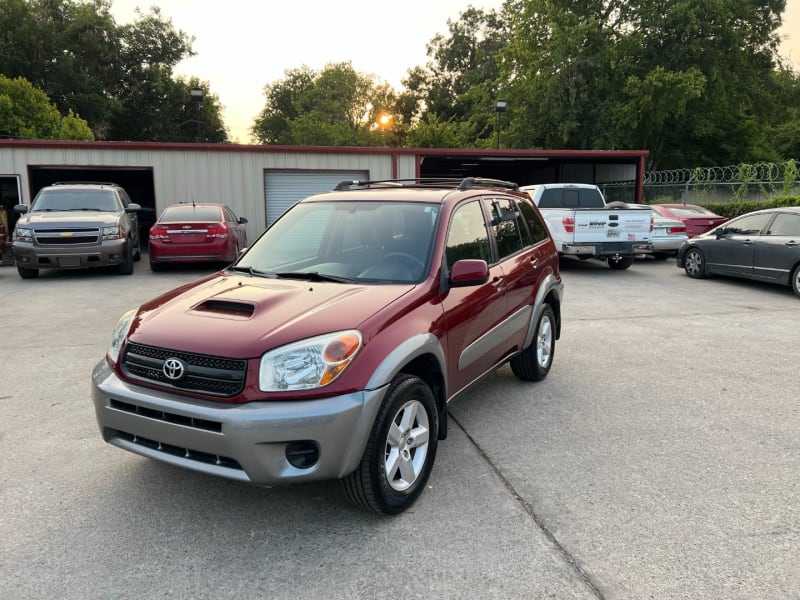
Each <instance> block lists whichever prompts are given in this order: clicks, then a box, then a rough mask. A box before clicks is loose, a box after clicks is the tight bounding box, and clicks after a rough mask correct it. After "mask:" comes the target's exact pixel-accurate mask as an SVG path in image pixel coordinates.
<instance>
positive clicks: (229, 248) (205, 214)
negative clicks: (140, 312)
mask: <svg viewBox="0 0 800 600" xmlns="http://www.w3.org/2000/svg"><path fill="white" fill-rule="evenodd" d="M245 223H247V219H245V218H243V217H237V216H236V215H235V214H234V212H233V211H232V210H231V209H230V208H229V207H227V206H225V205H224V204H194V203H193V204H174V205H172V206H168V207H167V208H165V209H164V212H162V213H161V216H160V217H158V220H157V221H156V222H155V224H154V225H153V226H152V227H151V228H150V244H149V249H150V268H151V269H152V270H153V271H159V270H161V269H162V268H163V266H164V264H165V263H189V262H226V263H230V262H233V261H234V260H235V259H236V257H237V256H238V255H239V252H240V251H241V250H242V249H243V248H245V247H246V246H247V232H246V231H245V228H244V224H245Z"/></svg>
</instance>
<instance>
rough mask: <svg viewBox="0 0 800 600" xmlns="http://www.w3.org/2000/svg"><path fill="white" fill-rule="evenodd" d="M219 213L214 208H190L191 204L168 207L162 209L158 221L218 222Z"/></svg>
mask: <svg viewBox="0 0 800 600" xmlns="http://www.w3.org/2000/svg"><path fill="white" fill-rule="evenodd" d="M220 215H221V213H220V211H219V208H218V207H216V206H192V205H191V204H186V205H181V206H169V207H167V208H166V209H164V213H163V214H162V215H161V218H160V219H159V220H160V221H167V222H178V221H215V222H216V221H219V220H220Z"/></svg>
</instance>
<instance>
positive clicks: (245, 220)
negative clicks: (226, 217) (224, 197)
mask: <svg viewBox="0 0 800 600" xmlns="http://www.w3.org/2000/svg"><path fill="white" fill-rule="evenodd" d="M245 223H247V219H245V218H244V217H239V224H240V225H244V224H245Z"/></svg>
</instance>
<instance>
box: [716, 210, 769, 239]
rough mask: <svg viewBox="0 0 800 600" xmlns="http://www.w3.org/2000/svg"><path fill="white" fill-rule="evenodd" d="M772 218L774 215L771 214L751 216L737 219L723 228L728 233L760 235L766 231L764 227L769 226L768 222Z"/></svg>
mask: <svg viewBox="0 0 800 600" xmlns="http://www.w3.org/2000/svg"><path fill="white" fill-rule="evenodd" d="M771 218H772V215H771V214H769V213H763V214H760V215H750V216H746V217H742V218H741V219H735V220H734V221H731V222H730V223H727V224H725V225H723V227H724V228H725V230H726V231H727V232H728V233H738V234H741V235H758V234H759V233H760V232H761V230H762V229H764V225H766V224H767V221H769V220H770V219H771Z"/></svg>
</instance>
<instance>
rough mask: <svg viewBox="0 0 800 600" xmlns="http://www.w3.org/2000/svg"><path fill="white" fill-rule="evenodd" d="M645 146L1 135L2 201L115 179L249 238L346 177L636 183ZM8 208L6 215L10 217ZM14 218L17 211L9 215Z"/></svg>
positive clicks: (156, 203) (136, 195) (146, 203)
mask: <svg viewBox="0 0 800 600" xmlns="http://www.w3.org/2000/svg"><path fill="white" fill-rule="evenodd" d="M646 156H647V151H644V150H630V151H623V150H502V149H501V150H493V149H492V150H488V149H479V150H463V149H444V148H352V147H311V146H254V145H237V144H169V143H154V142H64V141H52V140H0V207H2V208H5V209H6V211H7V213H10V212H12V211H11V208H12V207H13V205H14V204H19V203H23V204H29V203H30V202H31V200H32V199H33V197H34V196H35V194H36V192H37V191H38V190H39V189H40V188H42V187H44V186H46V185H49V184H51V183H53V182H55V181H113V182H114V183H118V184H120V185H122V186H123V187H124V188H125V189H126V190H127V192H128V194H129V195H130V196H131V198H132V199H133V200H134V202H137V203H139V204H141V205H142V206H143V207H145V208H146V209H148V210H147V211H146V214H145V215H143V217H144V218H143V219H142V220H143V221H144V222H147V221H148V216H149V220H151V221H152V220H154V219H155V216H157V215H158V213H159V212H160V211H161V210H162V209H163V208H164V207H166V206H168V205H170V204H174V203H177V202H191V201H192V200H194V201H195V202H221V203H224V204H227V205H229V206H230V207H231V208H232V209H233V210H234V212H236V213H237V214H238V215H239V216H242V217H246V218H247V220H248V225H247V227H248V232H247V233H248V237H249V238H250V239H255V237H256V236H257V235H258V234H259V233H261V231H262V230H263V229H264V228H265V227H267V226H269V225H270V224H271V223H272V222H273V221H274V220H275V219H277V218H278V216H280V214H281V213H282V212H283V211H284V210H286V209H287V208H289V207H290V206H291V205H292V204H294V203H295V202H296V201H297V200H299V199H301V198H303V197H305V196H308V195H310V194H314V193H318V192H324V191H329V190H331V189H333V187H334V186H335V185H336V184H337V183H339V182H340V181H343V180H351V179H362V180H363V179H373V180H375V179H412V178H418V177H431V178H442V177H456V178H461V177H469V176H474V177H491V178H496V179H506V180H510V181H515V182H517V183H519V184H520V185H529V184H534V183H546V182H574V183H597V184H603V183H607V182H616V181H625V180H633V181H636V182H637V185H636V189H635V190H634V193H633V197H631V198H630V199H628V201H630V202H640V201H641V197H642V181H643V177H644V161H645V158H646ZM10 216H11V215H10ZM12 218H13V216H12Z"/></svg>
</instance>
